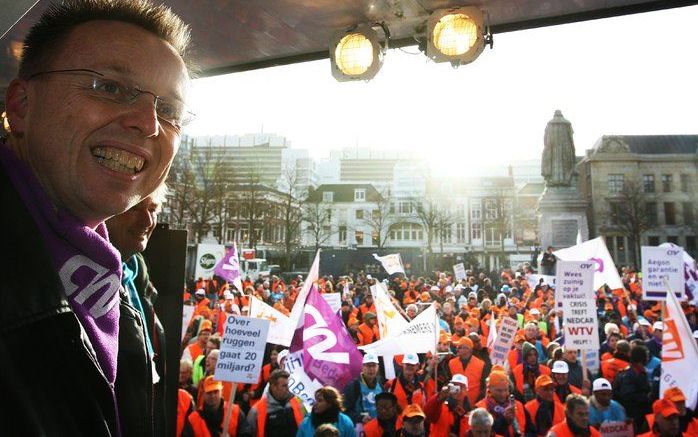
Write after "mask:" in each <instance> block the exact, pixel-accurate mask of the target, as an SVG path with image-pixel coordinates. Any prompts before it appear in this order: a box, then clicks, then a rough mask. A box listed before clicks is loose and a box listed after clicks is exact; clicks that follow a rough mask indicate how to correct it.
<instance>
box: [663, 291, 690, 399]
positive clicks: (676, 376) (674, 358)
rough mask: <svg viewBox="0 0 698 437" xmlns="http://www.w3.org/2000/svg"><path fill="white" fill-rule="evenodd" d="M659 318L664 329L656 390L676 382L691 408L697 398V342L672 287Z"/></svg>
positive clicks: (666, 387)
mask: <svg viewBox="0 0 698 437" xmlns="http://www.w3.org/2000/svg"><path fill="white" fill-rule="evenodd" d="M662 319H663V320H664V333H663V337H662V343H663V344H662V377H661V378H660V383H659V393H664V390H666V389H668V388H669V387H674V386H676V387H678V388H680V389H681V391H683V394H684V395H685V396H686V407H687V408H690V409H693V408H695V405H696V400H698V378H696V377H695V373H694V372H695V366H696V363H698V346H696V341H695V340H694V339H693V334H692V333H691V328H690V327H689V325H688V321H687V320H686V316H685V315H684V313H683V311H682V310H681V305H680V304H679V301H678V299H676V295H675V294H674V293H673V290H669V293H667V300H666V302H665V305H664V311H663V314H662Z"/></svg>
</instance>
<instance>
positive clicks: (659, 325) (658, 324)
mask: <svg viewBox="0 0 698 437" xmlns="http://www.w3.org/2000/svg"><path fill="white" fill-rule="evenodd" d="M652 329H653V330H657V329H659V330H660V331H664V322H661V321H657V322H654V325H652Z"/></svg>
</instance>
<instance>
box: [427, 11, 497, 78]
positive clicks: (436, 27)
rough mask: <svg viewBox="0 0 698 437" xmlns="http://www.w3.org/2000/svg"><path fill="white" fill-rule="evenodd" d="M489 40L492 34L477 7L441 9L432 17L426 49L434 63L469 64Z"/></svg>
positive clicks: (430, 17) (428, 28) (428, 24)
mask: <svg viewBox="0 0 698 437" xmlns="http://www.w3.org/2000/svg"><path fill="white" fill-rule="evenodd" d="M486 43H488V44H490V45H491V44H492V36H491V35H490V34H488V33H487V32H486V29H485V27H484V24H483V14H482V11H481V10H480V9H479V8H477V7H474V6H466V7H462V8H457V9H440V10H438V11H434V13H432V14H431V15H430V16H429V20H428V23H427V47H426V50H427V56H428V57H429V58H431V59H432V60H433V61H434V62H450V63H451V64H453V65H454V66H459V65H464V64H468V63H470V62H472V61H474V60H475V59H476V58H477V57H478V56H479V55H480V53H482V51H483V50H484V48H485V44H486Z"/></svg>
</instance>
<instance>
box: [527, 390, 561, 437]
mask: <svg viewBox="0 0 698 437" xmlns="http://www.w3.org/2000/svg"><path fill="white" fill-rule="evenodd" d="M538 407H540V402H538V399H533V400H530V401H528V402H526V405H524V408H525V409H526V412H527V413H528V418H529V419H530V420H531V425H533V426H532V428H533V429H535V430H536V432H538V431H541V430H539V429H537V428H536V414H537V413H538ZM563 420H565V406H564V405H563V404H561V403H559V402H557V401H553V426H555V425H557V424H558V423H561V422H562V421H563ZM548 431H549V430H546V431H545V434H538V435H540V436H543V435H547V433H548Z"/></svg>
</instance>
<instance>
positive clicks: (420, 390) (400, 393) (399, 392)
mask: <svg viewBox="0 0 698 437" xmlns="http://www.w3.org/2000/svg"><path fill="white" fill-rule="evenodd" d="M387 385H388V391H389V392H390V393H392V394H394V395H395V397H396V398H397V403H398V405H400V409H401V410H404V409H405V408H407V406H408V405H409V404H417V405H419V407H420V408H424V403H425V402H426V399H425V396H424V384H422V383H421V382H420V383H419V386H418V387H417V388H415V389H414V391H413V392H412V398H411V402H410V399H408V397H407V391H405V388H404V387H403V386H402V383H401V382H400V378H399V377H397V378H393V379H391V380H390V381H389V382H388V384H387Z"/></svg>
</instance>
